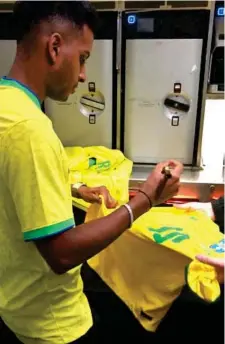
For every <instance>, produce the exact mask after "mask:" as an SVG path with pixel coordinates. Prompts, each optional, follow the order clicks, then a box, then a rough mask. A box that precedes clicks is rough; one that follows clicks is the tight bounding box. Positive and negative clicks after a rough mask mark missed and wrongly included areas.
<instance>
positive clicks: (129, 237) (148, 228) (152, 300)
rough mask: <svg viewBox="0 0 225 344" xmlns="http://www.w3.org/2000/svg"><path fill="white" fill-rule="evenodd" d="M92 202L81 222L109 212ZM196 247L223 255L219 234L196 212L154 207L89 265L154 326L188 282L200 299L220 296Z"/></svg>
mask: <svg viewBox="0 0 225 344" xmlns="http://www.w3.org/2000/svg"><path fill="white" fill-rule="evenodd" d="M111 212H112V210H108V209H106V207H105V206H104V204H102V205H96V204H95V205H92V206H91V207H90V208H89V210H88V212H87V217H86V222H88V221H90V220H93V219H96V218H100V217H102V216H105V215H108V214H109V213H111ZM199 253H204V254H206V255H211V256H213V257H224V235H223V234H222V233H220V232H219V229H218V227H217V225H216V224H215V223H213V222H212V221H211V220H210V219H209V218H208V217H207V216H206V215H204V214H203V213H201V212H197V211H194V212H190V213H187V212H185V211H184V210H178V209H175V208H169V207H159V208H153V209H152V210H150V211H149V212H148V213H146V214H145V215H143V216H142V217H140V218H139V219H138V220H136V221H135V222H134V223H133V225H132V228H130V229H129V230H127V231H126V232H125V233H124V234H123V235H121V237H120V238H118V239H117V240H116V241H115V242H114V243H113V244H111V245H110V246H109V247H108V248H107V249H105V250H104V251H102V252H101V253H100V254H98V255H96V256H95V257H93V258H92V259H90V260H89V265H90V266H91V267H92V268H93V269H94V270H95V271H96V272H97V273H98V274H99V276H100V277H101V278H102V279H103V280H104V281H105V282H106V284H107V285H108V286H109V287H111V289H112V290H113V291H114V292H115V293H116V294H117V295H118V296H119V297H120V298H121V299H122V300H123V302H124V303H125V304H126V305H127V306H128V307H129V308H130V310H131V311H132V312H133V314H134V315H135V317H136V318H137V319H138V320H139V322H140V323H141V324H142V326H143V327H144V328H145V329H147V330H149V331H155V330H156V329H157V327H158V325H159V323H160V321H161V320H162V319H163V317H164V316H165V314H166V313H167V311H168V310H169V308H170V306H171V305H172V303H173V301H174V300H175V299H176V298H177V297H178V296H179V294H180V292H181V290H182V288H183V286H184V285H185V283H186V282H187V283H188V285H189V287H190V288H191V290H192V291H193V292H194V293H196V294H197V295H198V296H199V297H201V298H202V299H204V300H206V301H208V302H212V301H215V300H216V299H217V298H218V297H219V296H220V286H219V283H218V282H217V279H216V277H217V276H216V271H215V269H214V268H212V267H210V266H208V265H205V264H202V263H200V262H197V261H196V260H195V256H196V255H197V254H199Z"/></svg>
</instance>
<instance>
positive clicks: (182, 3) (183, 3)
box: [167, 0, 208, 8]
mask: <svg viewBox="0 0 225 344" xmlns="http://www.w3.org/2000/svg"><path fill="white" fill-rule="evenodd" d="M167 4H168V5H170V6H172V7H173V8H178V7H180V8H182V7H183V8H187V7H195V8H196V7H198V8H199V7H208V1H197V0H196V1H176V0H174V1H168V2H167Z"/></svg>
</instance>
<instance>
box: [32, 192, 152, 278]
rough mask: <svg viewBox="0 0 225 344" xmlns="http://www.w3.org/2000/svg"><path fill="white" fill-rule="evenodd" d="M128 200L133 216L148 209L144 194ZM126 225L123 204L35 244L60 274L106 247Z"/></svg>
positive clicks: (126, 218) (126, 220) (127, 222)
mask: <svg viewBox="0 0 225 344" xmlns="http://www.w3.org/2000/svg"><path fill="white" fill-rule="evenodd" d="M129 204H130V206H131V208H132V210H133V214H134V219H136V218H138V217H139V216H141V215H142V214H144V213H145V212H146V211H147V210H148V209H149V202H148V199H147V198H146V197H145V196H144V195H143V194H139V195H137V196H136V197H135V198H133V199H132V200H131V201H130V203H129ZM129 225H130V216H129V213H128V211H127V209H126V208H125V207H121V208H119V209H118V210H116V211H115V212H113V213H112V214H110V215H109V216H107V217H104V218H101V219H98V220H95V221H91V222H90V223H85V224H82V225H80V226H77V227H76V228H73V229H71V230H68V231H67V232H66V235H62V236H60V235H59V236H57V237H56V240H52V239H49V240H51V241H52V244H51V246H49V244H48V240H46V239H45V240H43V241H39V242H37V243H36V245H37V247H38V249H39V251H40V252H41V254H42V255H43V257H44V258H45V260H46V261H47V262H48V264H49V265H50V266H51V267H52V269H53V270H54V271H55V272H56V273H58V274H61V273H65V272H66V271H68V270H70V269H72V268H73V267H75V266H78V265H80V264H82V263H84V262H85V261H86V260H88V259H89V258H90V257H92V256H94V255H96V254H97V253H99V252H100V251H102V250H103V249H105V248H106V247H107V246H108V245H109V244H111V243H112V242H113V241H114V240H115V239H117V238H118V237H119V236H120V235H121V234H122V233H123V232H124V231H125V230H126V229H128V228H129Z"/></svg>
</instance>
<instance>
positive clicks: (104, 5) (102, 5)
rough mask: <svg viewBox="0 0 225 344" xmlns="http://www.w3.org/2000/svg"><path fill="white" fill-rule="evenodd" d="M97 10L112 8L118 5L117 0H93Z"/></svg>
mask: <svg viewBox="0 0 225 344" xmlns="http://www.w3.org/2000/svg"><path fill="white" fill-rule="evenodd" d="M92 3H93V5H94V7H95V8H96V9H97V10H112V9H115V7H116V2H115V1H92Z"/></svg>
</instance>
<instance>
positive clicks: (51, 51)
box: [47, 33, 62, 65]
mask: <svg viewBox="0 0 225 344" xmlns="http://www.w3.org/2000/svg"><path fill="white" fill-rule="evenodd" d="M61 47H62V36H61V35H60V34H59V33H53V34H52V35H51V36H50V37H49V40H48V42H47V56H48V60H49V63H50V64H51V65H54V64H56V62H57V58H58V57H59V55H60V52H61Z"/></svg>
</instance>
